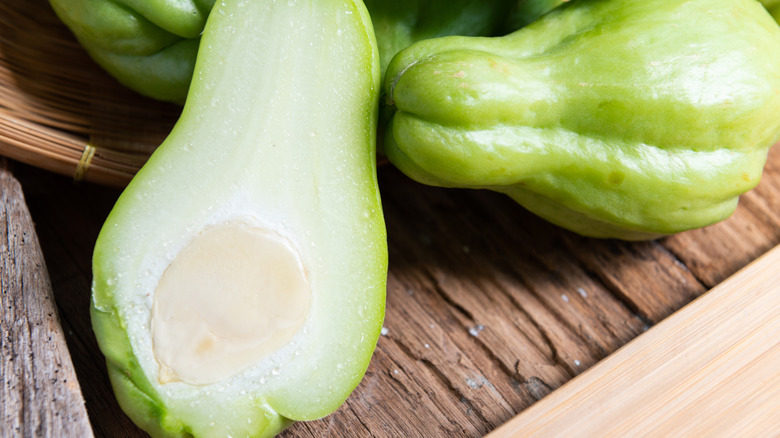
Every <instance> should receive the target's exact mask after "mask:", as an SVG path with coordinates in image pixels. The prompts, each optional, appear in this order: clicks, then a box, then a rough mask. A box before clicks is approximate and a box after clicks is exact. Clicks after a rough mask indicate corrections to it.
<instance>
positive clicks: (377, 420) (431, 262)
mask: <svg viewBox="0 0 780 438" xmlns="http://www.w3.org/2000/svg"><path fill="white" fill-rule="evenodd" d="M18 167H19V172H17V174H18V175H19V178H20V179H22V182H23V186H24V188H25V194H26V195H27V199H28V205H29V206H30V210H31V212H32V215H33V217H34V218H35V221H36V226H37V230H38V233H39V236H40V239H41V242H42V245H43V250H44V254H45V256H46V260H47V263H48V266H49V269H50V273H51V279H52V283H53V286H54V291H55V297H56V299H57V303H58V305H59V308H60V314H61V316H62V322H63V325H64V326H65V328H66V333H68V334H69V336H68V338H67V341H68V345H69V347H70V350H71V352H72V356H73V360H74V364H75V366H76V370H77V374H78V376H79V381H80V382H81V386H82V388H83V391H84V397H85V400H86V404H87V409H88V411H89V413H90V417H91V420H92V426H93V429H94V431H95V435H96V436H100V437H143V436H145V434H144V433H143V432H141V431H140V430H138V429H137V428H136V427H135V426H134V425H133V424H132V423H131V422H130V421H129V420H128V419H127V417H126V416H125V415H124V414H123V413H122V411H121V410H120V409H119V407H118V406H117V404H116V401H115V399H114V397H113V394H112V393H111V389H110V386H109V383H108V379H107V376H106V371H105V365H104V360H103V358H102V356H101V355H100V353H99V351H98V349H97V345H96V343H95V340H94V336H93V335H92V332H91V329H90V326H89V315H88V306H89V293H90V292H89V287H90V281H91V261H90V260H91V254H92V248H93V245H94V241H95V238H96V237H97V233H98V230H99V229H100V226H101V224H102V222H103V220H104V219H105V216H106V215H107V214H108V211H109V210H110V208H111V206H112V205H113V202H114V201H115V200H116V197H117V196H118V194H119V191H118V190H115V189H111V188H106V187H101V186H96V185H92V184H88V183H82V184H78V185H74V184H73V183H72V182H71V181H70V180H69V179H68V178H67V177H60V176H57V175H53V174H50V173H48V172H44V171H41V170H39V169H34V168H30V167H26V166H23V165H19V166H18ZM379 176H380V189H381V191H382V196H383V203H384V209H385V217H386V220H387V226H388V238H389V248H390V273H389V278H388V296H387V298H388V301H387V315H386V318H385V329H386V330H385V334H384V335H383V336H381V337H380V340H379V345H378V347H377V350H376V352H375V354H374V357H373V359H372V362H371V365H370V366H369V369H368V373H367V374H366V376H365V378H364V379H363V381H362V383H361V384H360V386H359V387H358V388H357V390H356V391H355V392H354V393H353V395H352V396H351V397H350V398H349V399H348V400H347V402H346V403H345V405H344V406H342V408H341V409H339V410H338V411H337V412H336V413H334V414H333V415H330V416H328V417H326V418H324V419H322V420H318V421H313V422H308V423H297V424H295V425H293V426H292V427H291V428H290V429H288V430H287V431H286V432H285V433H284V434H283V436H284V437H352V436H355V437H364V436H373V437H399V436H403V437H437V436H457V437H477V436H483V435H485V434H487V433H489V432H490V431H492V430H494V429H496V428H498V427H499V426H501V425H502V424H504V423H505V422H507V421H509V420H510V419H511V418H513V417H514V416H515V415H516V414H518V413H520V412H523V411H524V410H526V409H528V408H529V407H531V406H533V405H534V404H535V403H536V402H537V401H538V400H540V399H542V398H543V397H545V396H547V395H549V394H550V393H551V392H553V391H554V390H555V389H557V388H559V387H560V386H562V385H564V384H565V383H566V382H569V381H570V380H572V379H573V378H574V377H576V376H577V375H579V374H581V373H582V372H584V371H586V370H587V369H588V368H590V367H591V366H593V365H596V364H598V363H600V362H601V361H602V360H604V358H606V357H608V356H609V355H610V354H611V353H613V352H614V351H616V350H618V349H619V348H620V347H622V346H623V345H625V344H626V343H628V342H629V341H631V340H632V339H634V338H636V337H637V336H639V335H641V334H643V333H645V332H646V331H647V330H648V329H650V328H652V327H653V326H655V325H656V324H657V323H659V322H661V321H663V320H664V319H665V318H667V317H668V316H669V315H670V314H672V313H673V312H675V311H676V310H678V309H679V308H681V307H683V306H685V305H686V304H688V303H689V302H691V301H693V300H694V299H696V298H697V297H699V296H701V295H703V294H705V293H706V292H707V291H708V290H710V289H711V288H712V287H713V286H715V285H717V284H718V283H719V282H720V281H722V280H723V279H725V278H727V277H729V276H730V275H732V274H733V273H734V272H736V271H738V270H739V269H741V268H742V267H744V266H745V265H747V264H748V263H749V262H750V261H752V260H753V259H755V258H757V257H758V256H760V255H761V254H762V253H764V252H766V251H768V250H769V249H770V248H772V247H774V246H776V245H777V244H779V243H780V226H778V221H780V206H779V205H778V202H780V201H778V200H780V149H779V148H774V149H773V150H772V151H771V152H770V156H769V162H768V163H767V167H766V171H765V174H764V179H763V181H762V182H761V184H760V185H759V187H757V188H756V189H755V190H754V191H752V192H750V193H748V194H747V195H744V196H743V197H742V202H741V204H740V206H739V208H738V209H737V212H736V214H735V215H734V216H733V217H732V218H730V219H728V220H726V221H724V222H723V223H720V224H717V225H714V226H711V227H708V228H706V229H702V230H694V231H690V232H686V233H682V234H679V235H676V236H672V237H668V238H665V239H660V240H657V241H652V242H636V243H630V242H620V241H613V240H597V239H588V238H584V237H580V236H577V235H575V234H572V233H569V232H566V231H564V230H561V229H559V228H556V227H554V226H552V225H550V224H548V223H546V222H544V221H542V220H540V219H538V218H536V217H534V216H533V215H531V214H529V213H528V212H526V211H525V210H523V209H522V208H521V207H519V206H517V205H516V204H514V203H513V202H512V201H511V200H509V199H507V198H505V197H503V196H501V195H498V194H495V193H491V192H485V191H467V190H447V189H439V188H433V187H425V186H421V185H419V184H416V183H414V182H412V181H410V180H409V179H408V178H406V177H404V176H403V175H401V174H400V173H399V172H397V171H396V170H395V169H393V168H392V167H390V166H385V167H382V168H381V169H380V171H379ZM705 335H706V334H702V336H705Z"/></svg>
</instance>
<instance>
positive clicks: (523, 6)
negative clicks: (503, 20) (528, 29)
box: [505, 0, 570, 32]
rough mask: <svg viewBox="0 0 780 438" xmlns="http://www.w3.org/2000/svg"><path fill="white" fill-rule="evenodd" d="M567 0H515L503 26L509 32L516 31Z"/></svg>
mask: <svg viewBox="0 0 780 438" xmlns="http://www.w3.org/2000/svg"><path fill="white" fill-rule="evenodd" d="M567 1H570V0H515V5H514V7H513V8H512V9H511V11H510V13H509V18H508V19H507V24H506V25H505V26H506V28H507V29H509V32H513V31H516V30H518V29H520V28H523V27H525V26H527V25H529V24H531V23H533V22H534V21H536V20H538V19H539V17H541V16H543V15H544V14H546V13H548V12H550V11H552V10H553V9H555V8H557V7H558V6H560V5H561V4H563V3H565V2H567Z"/></svg>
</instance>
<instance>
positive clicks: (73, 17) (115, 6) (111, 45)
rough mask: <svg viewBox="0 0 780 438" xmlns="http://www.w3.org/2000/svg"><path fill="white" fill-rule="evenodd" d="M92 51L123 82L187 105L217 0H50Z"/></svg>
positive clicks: (145, 91)
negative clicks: (203, 34)
mask: <svg viewBox="0 0 780 438" xmlns="http://www.w3.org/2000/svg"><path fill="white" fill-rule="evenodd" d="M50 3H51V5H52V7H53V9H54V12H56V13H57V16H58V17H59V18H60V19H61V20H62V21H63V22H64V23H65V24H66V25H67V26H68V28H70V30H71V31H73V33H74V35H75V36H76V38H77V39H78V41H79V43H80V44H81V45H82V46H83V47H84V49H85V50H86V51H87V52H88V53H89V55H90V56H91V57H92V58H93V59H94V60H95V62H97V63H98V64H100V66H102V67H103V68H104V69H105V70H106V71H107V72H108V73H110V74H111V75H112V76H114V77H115V78H116V79H117V80H118V81H119V82H121V83H123V84H124V85H126V86H127V87H129V88H132V89H134V90H136V91H138V92H139V93H141V94H143V95H146V96H152V97H154V98H157V99H160V100H167V101H173V102H178V103H183V102H184V98H185V96H186V95H187V88H188V87H189V84H190V80H191V78H192V71H193V66H194V64H195V57H196V55H197V53H198V44H199V42H200V34H201V32H203V26H204V25H205V23H206V18H207V17H208V15H209V12H210V11H211V8H212V6H213V5H214V0H51V1H50Z"/></svg>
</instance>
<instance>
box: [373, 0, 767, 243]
mask: <svg viewBox="0 0 780 438" xmlns="http://www.w3.org/2000/svg"><path fill="white" fill-rule="evenodd" d="M778 48H780V27H779V26H778V25H777V23H775V22H774V21H773V20H772V18H771V17H770V16H769V14H767V12H766V10H765V9H764V8H763V7H762V6H761V4H760V3H759V2H757V1H755V0H685V1H682V0H579V1H577V0H575V1H572V2H569V3H566V4H564V5H562V6H560V7H559V8H557V9H556V10H554V11H552V12H551V13H550V14H547V15H545V16H544V17H542V18H541V19H539V20H538V21H536V22H534V23H532V24H530V25H529V26H526V27H525V28H523V29H521V30H519V31H517V32H515V33H513V34H510V35H507V36H504V37H499V38H467V37H446V38H441V39H435V40H427V41H422V42H419V43H416V44H415V45H413V46H411V47H409V48H407V49H405V50H403V51H402V52H401V53H399V54H398V55H397V56H396V57H395V58H394V59H393V61H392V62H391V64H390V66H389V67H388V71H387V74H386V83H385V87H386V90H385V91H386V93H387V94H388V97H389V98H390V101H391V102H392V104H393V105H394V106H395V108H396V113H395V115H394V116H393V118H392V120H391V122H390V123H391V125H390V126H389V127H388V129H387V134H386V138H385V145H384V146H385V153H386V154H387V156H388V157H389V159H390V160H391V162H392V163H394V164H395V165H396V166H397V167H398V168H400V169H401V170H402V171H403V172H405V173H406V174H407V175H409V176H411V177H412V178H414V179H416V180H418V181H420V182H423V183H427V184H432V185H438V186H446V187H466V188H484V189H491V190H495V191H498V192H502V193H505V194H507V195H509V196H511V197H512V198H513V199H514V200H516V201H517V202H518V203H520V204H522V205H523V206H525V207H526V208H527V209H529V210H530V211H532V212H534V213H536V214H538V215H539V216H542V217H543V218H546V219H547V220H549V221H551V222H553V223H556V224H558V225H560V226H563V227H566V228H569V229H571V230H574V231H576V232H578V233H581V234H584V235H588V236H597V237H614V238H622V239H632V240H634V239H649V238H654V237H657V236H661V235H666V234H670V233H676V232H680V231H683V230H688V229H692V228H697V227H702V226H705V225H708V224H712V223H715V222H718V221H720V220H722V219H724V218H726V217H728V216H729V215H730V214H731V213H732V212H733V211H734V209H735V207H736V205H737V200H738V196H739V195H740V194H741V193H744V192H745V191H747V190H750V189H751V188H752V187H754V186H755V185H756V184H757V183H758V181H759V179H760V177H761V173H762V170H763V166H764V163H765V160H766V154H767V151H768V148H769V147H770V146H771V145H772V144H773V143H774V142H776V141H777V140H778V137H779V136H780V50H778Z"/></svg>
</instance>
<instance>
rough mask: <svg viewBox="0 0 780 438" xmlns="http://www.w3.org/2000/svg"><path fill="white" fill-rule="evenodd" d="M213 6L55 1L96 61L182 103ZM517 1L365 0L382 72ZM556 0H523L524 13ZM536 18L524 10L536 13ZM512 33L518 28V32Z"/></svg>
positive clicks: (483, 31)
mask: <svg viewBox="0 0 780 438" xmlns="http://www.w3.org/2000/svg"><path fill="white" fill-rule="evenodd" d="M214 1H215V0H50V3H51V5H52V7H53V8H54V11H55V12H56V13H57V15H58V16H59V18H60V19H61V20H62V21H63V22H64V23H65V24H66V25H67V26H68V28H70V30H71V31H72V32H73V34H74V35H75V36H76V38H77V39H78V41H79V42H80V43H81V45H82V46H83V47H84V48H85V49H86V50H87V52H88V53H89V54H90V56H91V57H92V58H93V59H94V60H95V61H96V62H97V63H98V64H100V65H101V66H102V67H103V68H104V69H105V70H106V71H107V72H109V73H110V74H111V75H112V76H114V77H115V78H117V80H119V82H121V83H123V84H124V85H126V86H127V87H129V88H132V89H134V90H136V91H138V92H139V93H141V94H144V95H146V96H150V97H153V98H156V99H159V100H167V101H173V102H177V103H183V102H184V99H185V97H186V95H187V90H188V88H189V84H190V81H191V79H192V72H193V69H194V65H195V58H196V56H197V53H198V44H199V43H200V35H201V32H202V31H203V28H204V26H205V24H206V19H207V18H208V15H209V13H210V12H211V9H212V7H213V6H214ZM513 1H516V0H446V1H445V0H398V1H385V0H381V1H380V0H376V1H374V0H367V1H365V5H366V7H367V9H368V11H369V13H370V14H371V19H372V21H373V23H374V28H375V32H376V38H377V44H378V46H379V54H380V65H381V70H382V72H384V69H385V67H386V66H387V64H388V63H389V62H390V59H391V58H392V57H393V55H395V54H396V53H397V52H398V51H399V50H401V49H403V48H405V47H407V46H408V45H409V44H411V43H413V42H415V41H419V40H421V39H426V38H433V37H441V36H445V35H494V34H495V33H496V32H498V31H499V29H500V28H502V27H504V26H505V21H506V15H507V11H509V10H510V9H511V8H513V6H514V5H513ZM549 1H550V0H524V1H523V3H522V4H521V5H520V7H519V9H521V10H531V11H535V10H537V9H539V10H543V9H544V8H541V7H537V6H536V3H539V4H544V5H546V4H547V3H549ZM531 13H533V12H526V14H531ZM513 30H514V29H513Z"/></svg>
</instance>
